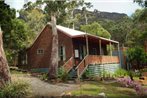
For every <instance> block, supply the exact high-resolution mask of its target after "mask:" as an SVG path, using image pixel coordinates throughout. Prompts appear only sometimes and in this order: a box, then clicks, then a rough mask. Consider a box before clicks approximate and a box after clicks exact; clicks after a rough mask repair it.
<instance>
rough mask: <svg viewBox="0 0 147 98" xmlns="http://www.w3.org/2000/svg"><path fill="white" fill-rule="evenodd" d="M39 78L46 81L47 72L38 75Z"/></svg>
mask: <svg viewBox="0 0 147 98" xmlns="http://www.w3.org/2000/svg"><path fill="white" fill-rule="evenodd" d="M39 78H40V79H41V80H45V81H47V80H48V74H47V73H43V74H42V75H41V76H39Z"/></svg>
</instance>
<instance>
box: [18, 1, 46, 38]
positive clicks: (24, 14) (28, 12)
mask: <svg viewBox="0 0 147 98" xmlns="http://www.w3.org/2000/svg"><path fill="white" fill-rule="evenodd" d="M36 5H37V4H36V3H32V2H28V3H27V4H25V5H24V7H23V9H21V10H20V11H19V14H20V16H19V18H20V19H23V20H24V21H25V22H26V24H27V25H28V26H29V27H30V29H31V32H33V33H34V34H36V35H37V34H38V33H39V32H40V31H41V30H42V28H43V27H44V25H45V24H46V23H47V21H46V15H45V14H44V12H43V11H42V9H41V7H38V6H37V7H36ZM35 37H36V36H35Z"/></svg>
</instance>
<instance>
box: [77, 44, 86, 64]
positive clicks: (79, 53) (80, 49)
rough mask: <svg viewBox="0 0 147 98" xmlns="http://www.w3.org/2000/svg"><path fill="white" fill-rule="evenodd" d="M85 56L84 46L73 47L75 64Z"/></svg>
mask: <svg viewBox="0 0 147 98" xmlns="http://www.w3.org/2000/svg"><path fill="white" fill-rule="evenodd" d="M85 56H86V46H85V45H82V44H81V45H79V46H78V48H77V49H75V60H76V62H75V64H76V65H78V64H79V63H80V62H81V61H82V60H83V59H84V57H85Z"/></svg>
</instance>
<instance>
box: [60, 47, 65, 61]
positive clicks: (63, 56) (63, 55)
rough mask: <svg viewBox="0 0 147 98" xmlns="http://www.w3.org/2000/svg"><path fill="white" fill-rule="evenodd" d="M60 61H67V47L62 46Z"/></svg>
mask: <svg viewBox="0 0 147 98" xmlns="http://www.w3.org/2000/svg"><path fill="white" fill-rule="evenodd" d="M59 60H60V61H65V60H66V54H65V47H64V46H60V48H59Z"/></svg>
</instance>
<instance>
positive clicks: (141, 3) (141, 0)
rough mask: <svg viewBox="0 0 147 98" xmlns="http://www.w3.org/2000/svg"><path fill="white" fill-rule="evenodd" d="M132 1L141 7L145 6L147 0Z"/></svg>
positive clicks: (146, 5)
mask: <svg viewBox="0 0 147 98" xmlns="http://www.w3.org/2000/svg"><path fill="white" fill-rule="evenodd" d="M134 2H136V3H138V4H139V5H140V6H142V7H147V0H134Z"/></svg>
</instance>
